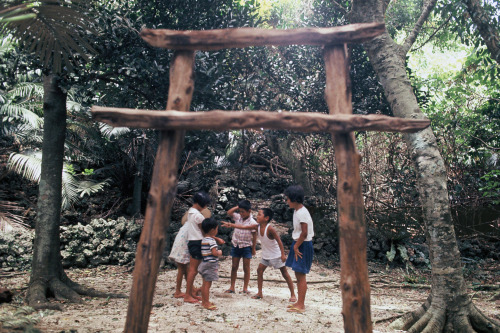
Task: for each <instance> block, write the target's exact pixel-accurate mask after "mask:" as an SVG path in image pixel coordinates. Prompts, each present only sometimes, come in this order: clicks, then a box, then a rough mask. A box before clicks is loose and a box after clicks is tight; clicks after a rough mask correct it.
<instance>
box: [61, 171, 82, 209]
mask: <svg viewBox="0 0 500 333" xmlns="http://www.w3.org/2000/svg"><path fill="white" fill-rule="evenodd" d="M78 189H79V181H78V179H76V178H75V177H73V175H72V174H71V173H69V172H67V169H66V167H64V168H63V176H62V209H68V208H69V207H70V206H71V205H72V204H74V203H75V202H77V201H78V200H79V199H80V197H79V192H78Z"/></svg>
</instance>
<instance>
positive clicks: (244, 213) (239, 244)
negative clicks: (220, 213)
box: [225, 200, 257, 294]
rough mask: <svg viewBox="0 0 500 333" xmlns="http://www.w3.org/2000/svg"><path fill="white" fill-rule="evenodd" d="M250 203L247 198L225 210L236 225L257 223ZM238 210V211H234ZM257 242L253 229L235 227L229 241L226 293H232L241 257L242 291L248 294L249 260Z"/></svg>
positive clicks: (253, 253)
mask: <svg viewBox="0 0 500 333" xmlns="http://www.w3.org/2000/svg"><path fill="white" fill-rule="evenodd" d="M251 210H252V205H251V204H250V201H248V200H241V201H240V202H239V203H238V206H235V207H233V208H231V209H230V210H228V211H227V216H229V217H230V218H231V219H232V220H233V221H234V222H235V224H237V225H241V226H249V225H257V222H255V220H254V219H253V217H252V215H251ZM236 211H238V213H237V212H236ZM256 242H257V234H256V233H255V230H244V229H236V230H235V231H234V233H233V238H232V241H231V244H232V247H231V257H232V265H231V286H230V287H229V289H228V290H226V291H225V292H226V293H229V294H234V290H235V284H236V276H237V273H238V267H239V265H240V259H241V258H243V273H244V275H243V290H242V291H241V292H242V293H245V294H248V283H249V282H250V260H251V259H252V256H253V255H255V244H256Z"/></svg>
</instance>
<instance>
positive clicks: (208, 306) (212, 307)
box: [201, 303, 217, 310]
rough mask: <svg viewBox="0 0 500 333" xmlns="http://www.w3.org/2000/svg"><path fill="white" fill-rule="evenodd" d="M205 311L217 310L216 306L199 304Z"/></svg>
mask: <svg viewBox="0 0 500 333" xmlns="http://www.w3.org/2000/svg"><path fill="white" fill-rule="evenodd" d="M201 306H203V307H204V308H205V309H207V310H217V306H215V304H214V303H208V304H203V303H202V304H201Z"/></svg>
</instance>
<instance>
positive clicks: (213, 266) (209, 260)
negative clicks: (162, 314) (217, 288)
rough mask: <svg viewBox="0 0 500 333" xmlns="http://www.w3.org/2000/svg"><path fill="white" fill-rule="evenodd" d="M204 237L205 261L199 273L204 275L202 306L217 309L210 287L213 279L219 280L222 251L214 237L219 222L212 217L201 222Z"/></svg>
mask: <svg viewBox="0 0 500 333" xmlns="http://www.w3.org/2000/svg"><path fill="white" fill-rule="evenodd" d="M201 229H202V231H203V239H202V240H201V255H202V256H203V261H202V262H201V263H200V265H199V266H198V273H200V274H201V276H202V277H203V284H202V286H201V306H203V307H204V308H205V309H207V310H217V307H216V306H215V304H213V303H211V302H210V287H211V286H212V281H217V280H219V258H218V257H219V256H221V255H222V251H221V250H219V249H218V247H217V242H216V241H215V239H214V237H215V236H216V235H217V232H218V231H219V224H218V223H217V221H215V220H214V219H212V218H208V219H204V220H203V222H202V223H201Z"/></svg>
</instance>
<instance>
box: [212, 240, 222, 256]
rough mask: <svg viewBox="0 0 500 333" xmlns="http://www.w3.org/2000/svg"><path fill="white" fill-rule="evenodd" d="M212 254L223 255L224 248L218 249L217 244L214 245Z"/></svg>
mask: <svg viewBox="0 0 500 333" xmlns="http://www.w3.org/2000/svg"><path fill="white" fill-rule="evenodd" d="M214 239H215V238H214ZM212 255H213V256H215V257H219V256H221V255H222V250H217V246H214V247H213V248H212Z"/></svg>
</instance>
